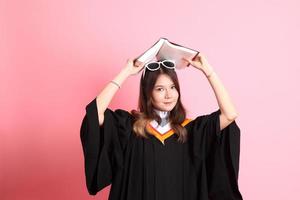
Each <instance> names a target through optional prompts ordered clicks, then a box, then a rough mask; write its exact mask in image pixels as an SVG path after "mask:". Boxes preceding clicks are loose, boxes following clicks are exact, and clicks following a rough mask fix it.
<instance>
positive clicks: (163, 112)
mask: <svg viewBox="0 0 300 200" xmlns="http://www.w3.org/2000/svg"><path fill="white" fill-rule="evenodd" d="M153 110H154V111H155V112H156V113H157V114H158V115H159V116H160V118H166V117H169V114H170V111H162V110H158V109H155V108H153Z"/></svg>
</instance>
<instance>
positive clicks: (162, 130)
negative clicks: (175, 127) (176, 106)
mask: <svg viewBox="0 0 300 200" xmlns="http://www.w3.org/2000/svg"><path fill="white" fill-rule="evenodd" d="M154 111H155V112H156V113H157V114H158V115H159V116H160V117H161V118H162V120H168V117H169V115H170V111H162V110H158V109H155V108H154ZM150 124H151V126H152V127H153V128H155V129H156V130H157V131H158V132H159V133H161V134H164V133H166V132H168V131H169V130H170V129H171V125H170V122H168V123H167V124H165V125H164V126H160V125H159V124H158V122H157V121H156V120H152V121H151V122H150Z"/></svg>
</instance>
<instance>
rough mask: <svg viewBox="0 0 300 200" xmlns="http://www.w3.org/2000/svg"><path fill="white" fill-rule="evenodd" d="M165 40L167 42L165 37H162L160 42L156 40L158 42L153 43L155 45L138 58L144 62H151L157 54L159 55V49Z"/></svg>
mask: <svg viewBox="0 0 300 200" xmlns="http://www.w3.org/2000/svg"><path fill="white" fill-rule="evenodd" d="M164 42H165V40H164V39H160V40H159V41H158V42H156V44H154V45H153V47H151V48H150V49H148V50H147V51H146V52H145V53H144V54H143V55H141V56H140V57H139V58H138V59H137V60H138V61H140V62H142V63H146V62H149V61H151V60H153V59H154V58H155V56H156V55H157V53H158V51H159V49H160V48H161V46H162V45H163V43H164Z"/></svg>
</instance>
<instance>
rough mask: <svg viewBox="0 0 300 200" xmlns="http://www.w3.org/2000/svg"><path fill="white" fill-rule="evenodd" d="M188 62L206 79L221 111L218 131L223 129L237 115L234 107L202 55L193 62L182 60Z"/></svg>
mask: <svg viewBox="0 0 300 200" xmlns="http://www.w3.org/2000/svg"><path fill="white" fill-rule="evenodd" d="M184 60H186V61H188V62H189V63H190V64H191V65H192V66H194V67H195V68H197V69H199V70H201V71H202V72H203V73H204V74H205V75H206V77H207V78H208V81H209V83H210V85H211V87H212V89H213V91H214V94H215V96H216V98H217V102H218V105H219V108H220V111H221V114H220V116H219V117H220V129H221V130H222V129H224V128H225V127H227V126H228V125H229V124H230V123H231V122H233V121H234V120H235V119H236V118H237V116H238V113H237V111H236V109H235V106H234V104H233V102H232V100H231V98H230V96H229V93H228V92H227V90H226V88H225V86H224V85H223V83H222V82H221V80H220V78H219V77H218V76H217V74H216V72H215V71H214V69H213V67H212V66H211V65H210V64H209V63H208V62H207V60H206V58H205V56H204V55H203V54H202V53H199V56H197V57H196V58H195V60H189V59H184Z"/></svg>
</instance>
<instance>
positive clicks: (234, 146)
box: [80, 99, 242, 200]
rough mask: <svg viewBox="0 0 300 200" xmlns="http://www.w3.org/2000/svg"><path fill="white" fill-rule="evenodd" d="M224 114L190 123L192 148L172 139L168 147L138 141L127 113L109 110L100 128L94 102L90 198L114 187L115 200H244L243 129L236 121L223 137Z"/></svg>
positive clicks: (87, 151)
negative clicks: (240, 173) (241, 181)
mask: <svg viewBox="0 0 300 200" xmlns="http://www.w3.org/2000/svg"><path fill="white" fill-rule="evenodd" d="M219 114H220V110H219V109H218V110H217V111H215V112H212V113H211V114H208V115H202V116H198V117H197V118H195V119H193V120H188V119H187V121H188V123H186V124H185V125H184V127H185V128H186V129H187V131H188V137H189V138H188V142H186V143H184V144H182V143H179V142H177V141H176V140H177V138H178V136H177V135H176V134H171V135H170V134H169V135H170V136H168V138H165V139H164V143H162V141H161V140H160V139H159V138H158V137H156V136H155V135H153V134H149V139H146V138H140V137H136V136H135V134H134V133H133V130H132V121H133V116H132V115H131V114H130V113H129V112H128V111H126V110H122V109H117V110H115V111H112V110H111V109H109V108H107V109H106V110H105V112H104V122H103V124H102V126H100V125H99V121H98V114H97V105H96V99H94V100H92V101H91V102H90V103H89V104H88V105H87V106H86V115H85V116H84V118H83V121H82V125H81V129H80V138H81V143H82V147H83V152H84V161H85V163H84V164H85V176H86V186H87V190H88V193H89V194H90V195H96V194H97V193H98V192H99V191H100V190H101V189H103V188H104V187H106V186H108V185H110V184H112V185H111V190H110V194H109V200H241V199H242V196H241V193H240V191H239V188H238V171H239V151H240V149H239V148H240V129H239V127H238V126H237V124H236V122H235V121H233V122H232V123H231V124H230V125H228V126H227V127H226V128H224V129H223V130H222V131H220V122H219Z"/></svg>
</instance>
